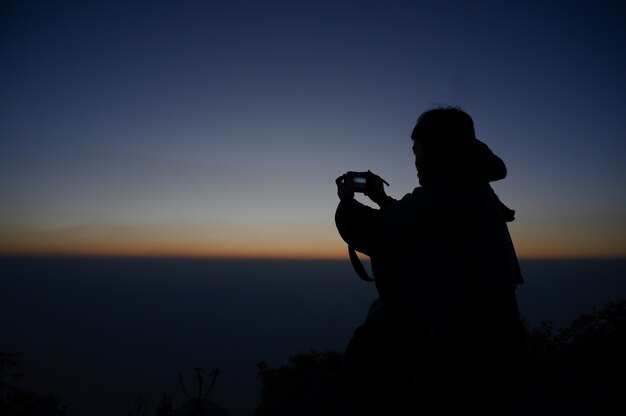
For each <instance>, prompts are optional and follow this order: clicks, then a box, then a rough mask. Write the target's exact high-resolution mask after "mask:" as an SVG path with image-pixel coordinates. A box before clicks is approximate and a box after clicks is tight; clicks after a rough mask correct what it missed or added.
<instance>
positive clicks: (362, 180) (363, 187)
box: [346, 171, 371, 193]
mask: <svg viewBox="0 0 626 416" xmlns="http://www.w3.org/2000/svg"><path fill="white" fill-rule="evenodd" d="M370 174H371V173H370V172H369V171H368V172H352V171H350V172H348V173H346V180H348V181H350V182H351V183H352V188H353V189H354V192H361V193H367V191H369V189H370V181H369V180H368V177H369V175H370Z"/></svg>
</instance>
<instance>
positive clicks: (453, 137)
mask: <svg viewBox="0 0 626 416" xmlns="http://www.w3.org/2000/svg"><path fill="white" fill-rule="evenodd" d="M411 138H412V139H413V140H414V141H417V142H419V143H420V144H421V145H422V147H423V148H424V151H426V152H428V151H429V150H431V149H433V148H435V147H439V146H442V147H448V146H450V145H452V146H454V145H455V144H461V143H463V142H465V141H468V140H472V139H475V138H476V134H475V132H474V121H473V120H472V117H470V115H469V114H467V113H466V112H465V111H463V110H461V109H460V108H459V107H437V108H433V109H431V110H428V111H426V112H424V113H422V114H421V115H420V116H419V118H418V119H417V123H416V124H415V128H414V129H413V132H412V133H411Z"/></svg>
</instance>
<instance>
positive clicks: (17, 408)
mask: <svg viewBox="0 0 626 416" xmlns="http://www.w3.org/2000/svg"><path fill="white" fill-rule="evenodd" d="M525 342H526V346H527V355H526V362H525V373H524V383H523V388H522V389H521V391H519V392H518V394H517V399H516V400H517V406H516V412H517V413H516V414H518V415H520V416H522V415H524V416H525V415H533V416H534V415H540V416H543V415H546V416H548V415H550V416H553V415H556V414H567V415H570V416H578V415H580V416H582V415H592V414H593V415H599V416H615V415H624V414H626V402H624V400H623V392H624V391H626V379H625V378H624V377H623V375H624V374H626V356H625V355H624V351H626V299H624V300H621V301H616V302H608V303H607V304H605V305H604V307H603V308H601V309H597V310H596V311H594V312H593V313H589V314H582V315H580V316H578V318H576V319H575V320H574V321H572V323H571V324H570V325H569V326H567V327H564V328H561V329H555V328H554V326H553V325H552V323H551V322H543V323H541V324H540V325H538V326H537V327H534V328H533V327H530V326H529V325H525ZM343 358H344V354H343V352H339V351H335V350H327V351H315V350H312V351H309V352H306V353H298V354H295V355H293V356H292V357H291V358H290V360H289V363H287V364H285V365H281V366H279V367H276V368H270V367H269V366H267V365H266V364H265V363H264V362H259V364H258V376H259V379H260V381H261V398H260V402H259V404H258V406H257V408H256V411H255V412H254V416H270V415H271V416H305V415H306V416H314V415H319V416H322V415H324V416H326V415H329V416H334V415H337V416H339V415H345V414H349V413H347V412H346V408H345V406H346V403H345V397H344V396H343V394H342V389H341V381H342V378H341V376H342V369H343V365H344V361H343ZM19 364H20V363H19V355H18V354H16V353H5V352H0V414H1V415H3V416H62V415H65V414H66V413H67V412H68V406H67V405H66V404H65V403H64V402H63V398H58V397H54V396H51V395H46V394H41V393H40V392H35V391H31V390H28V389H26V388H24V387H23V379H24V378H27V377H25V376H24V375H23V374H22V373H21V371H20V365H19ZM200 370H201V369H194V371H195V372H196V373H195V377H194V378H193V379H190V380H189V383H190V384H189V386H187V387H188V390H189V391H193V392H194V393H192V394H190V395H187V396H188V400H186V401H184V402H182V403H172V402H171V400H170V399H169V396H168V395H167V394H166V393H164V395H163V398H162V399H161V401H160V402H159V403H146V402H145V401H144V400H142V399H141V398H138V399H137V400H136V401H135V402H133V403H131V404H129V406H128V408H127V409H120V413H119V414H123V415H128V416H134V415H137V416H138V415H155V416H183V415H184V416H193V415H195V416H233V414H232V413H230V412H229V411H228V410H227V409H225V408H224V407H222V406H220V405H219V404H218V403H215V402H213V401H212V400H210V398H209V393H210V391H211V388H212V386H213V385H214V384H215V381H216V379H217V378H218V376H219V370H218V369H215V370H213V372H211V373H210V375H209V377H204V379H203V378H202V376H201V374H204V373H203V372H201V371H200ZM476 377H480V375H476ZM203 381H204V387H203V384H202V382H203ZM181 387H183V389H185V387H184V384H183V383H182V378H181ZM192 389H193V390H192ZM195 392H197V394H196V393H195ZM419 393H420V392H419V391H416V393H415V397H414V400H415V401H416V402H418V403H419V401H420V394H419ZM368 394H371V395H373V396H376V394H377V392H376V391H374V390H373V391H370V392H368ZM196 396H197V397H196ZM450 399H451V400H453V399H454V398H452V397H451V398H450ZM155 409H156V410H155ZM394 409H395V404H394V403H392V402H381V403H379V408H378V409H372V413H376V414H388V413H385V412H386V411H392V410H394ZM423 410H424V412H423V413H422V414H429V413H428V410H429V409H423Z"/></svg>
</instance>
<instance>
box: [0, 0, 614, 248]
mask: <svg viewBox="0 0 626 416" xmlns="http://www.w3.org/2000/svg"><path fill="white" fill-rule="evenodd" d="M0 11H1V16H0V61H1V62H2V65H1V66H0V90H1V91H2V94H1V95H0V137H1V142H0V146H1V147H0V193H1V194H2V198H0V200H1V201H2V202H0V213H1V216H0V237H1V238H0V241H1V242H0V250H1V251H2V252H5V253H11V252H29V251H30V252H32V251H34V252H53V253H135V254H151V253H152V254H193V255H218V256H219V255H252V256H279V257H280V256H286V257H290V256H297V257H303V256H318V257H336V256H343V252H344V251H343V250H344V249H343V243H342V241H341V240H340V239H339V238H338V235H337V233H336V231H335V229H334V224H333V222H332V215H333V211H334V207H335V205H336V195H335V189H334V182H333V181H334V179H335V177H336V176H338V175H339V174H341V173H343V172H344V171H347V170H367V169H371V170H372V171H374V172H376V173H378V174H380V175H381V176H382V177H384V178H385V179H387V181H388V182H389V183H390V184H391V187H390V188H389V190H388V192H389V193H390V194H391V195H392V196H394V197H401V196H402V195H403V194H404V193H406V192H409V191H410V190H411V189H412V188H413V187H415V186H416V185H417V180H416V176H415V171H414V167H413V161H412V154H411V150H410V140H409V134H410V131H411V129H412V127H413V124H414V123H415V120H416V118H417V116H418V115H419V114H420V113H421V112H422V111H424V110H426V109H428V108H430V107H432V106H433V105H458V106H461V107H462V108H464V109H465V110H466V111H468V112H469V113H470V114H471V115H472V116H473V117H474V121H475V125H476V131H477V134H478V136H479V137H480V138H481V139H483V140H484V141H485V142H486V143H488V144H489V145H490V146H491V148H492V149H493V150H494V151H495V152H496V153H497V154H498V155H500V156H501V157H502V158H503V159H504V160H505V162H506V163H507V165H508V168H509V176H508V177H507V178H506V179H505V180H504V181H502V182H498V183H496V184H494V188H495V189H496V191H497V192H498V193H499V194H500V196H501V198H502V199H503V200H504V202H505V203H507V204H508V205H510V206H511V207H512V208H514V209H516V210H517V212H518V215H517V220H516V222H514V223H513V224H512V225H511V232H512V234H513V238H514V240H515V241H516V244H517V246H518V251H519V252H520V255H521V256H526V257H531V256H532V257H534V256H542V257H543V256H622V257H623V256H626V237H625V236H626V193H625V192H624V191H625V190H626V164H625V163H624V160H625V156H626V114H625V112H624V102H625V99H626V80H625V78H624V76H623V74H625V73H626V58H625V55H626V54H624V50H626V11H625V7H624V6H623V5H622V4H621V3H620V2H617V1H554V2H545V1H519V2H501V1H488V2H472V1H356V0H353V1H332V2H331V1H315V2H307V1H305V2H287V1H185V2H175V1H107V2H105V1H97V0H96V1H89V2H82V1H60V2H54V3H51V2H45V1H27V0H24V1H17V0H14V1H8V2H4V3H3V6H1V9H0Z"/></svg>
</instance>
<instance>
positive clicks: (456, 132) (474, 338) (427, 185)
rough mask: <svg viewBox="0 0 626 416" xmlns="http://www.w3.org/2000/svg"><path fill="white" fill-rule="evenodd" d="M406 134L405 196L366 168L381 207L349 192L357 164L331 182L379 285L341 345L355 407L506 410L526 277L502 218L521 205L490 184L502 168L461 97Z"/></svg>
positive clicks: (347, 234) (345, 228)
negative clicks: (409, 178) (408, 171)
mask: <svg viewBox="0 0 626 416" xmlns="http://www.w3.org/2000/svg"><path fill="white" fill-rule="evenodd" d="M411 138H412V141H413V153H414V155H415V166H416V168H417V174H418V178H419V184H420V186H419V187H417V188H415V189H414V190H413V192H412V193H409V194H407V195H405V196H404V197H403V198H402V199H400V200H395V199H393V198H391V197H390V196H388V195H387V194H386V193H385V190H384V185H383V182H384V181H383V180H382V179H381V178H380V177H378V176H377V175H375V174H373V173H371V172H369V171H368V172H367V175H366V176H367V180H368V182H369V184H368V188H367V190H366V191H365V195H367V196H368V197H369V198H370V199H371V200H372V201H373V202H374V203H376V204H377V205H379V207H380V209H374V208H371V207H369V206H366V205H364V204H361V203H360V202H358V201H357V200H355V199H354V190H355V188H354V185H353V183H352V181H351V176H350V175H343V176H341V177H339V178H337V181H336V182H337V186H338V196H339V198H340V203H339V205H338V207H337V211H336V214H335V221H336V225H337V229H338V231H339V233H340V235H341V236H342V238H343V239H344V240H345V241H346V242H347V243H348V244H349V245H350V246H351V247H353V248H354V249H356V250H357V251H359V252H361V253H364V254H366V255H368V256H370V258H371V266H372V273H373V275H374V278H375V284H376V287H377V290H378V293H379V295H380V298H379V299H378V300H376V301H375V302H374V303H373V304H372V307H371V309H370V312H369V314H368V316H367V318H366V321H365V323H364V324H363V325H362V326H361V327H359V328H357V330H356V331H355V332H354V335H353V338H352V340H351V341H350V343H349V345H348V346H347V348H346V367H347V377H349V381H348V382H349V383H351V387H352V394H353V397H354V398H356V403H357V404H360V405H361V406H360V408H359V409H357V410H355V413H357V412H358V413H361V414H362V413H368V412H369V413H371V414H373V413H379V412H380V411H385V410H387V411H390V410H393V408H394V407H400V408H403V407H407V406H408V407H410V408H411V407H412V408H413V409H419V410H420V411H422V412H423V413H422V414H452V413H450V412H454V411H463V412H466V411H470V412H473V411H478V412H479V413H480V414H490V415H491V414H494V415H495V414H498V415H506V414H511V409H512V407H513V406H514V405H513V402H514V400H515V398H516V395H518V394H519V393H518V385H519V384H520V378H521V375H520V370H521V360H522V353H523V347H522V345H523V342H522V324H521V322H520V317H519V313H518V308H517V300H516V294H515V290H516V287H517V285H518V284H520V283H522V277H521V273H520V268H519V264H518V260H517V256H516V254H515V250H514V247H513V243H512V241H511V238H510V235H509V232H508V228H507V224H506V223H507V222H509V221H512V220H513V219H514V211H512V210H510V209H508V208H507V207H506V206H504V205H503V204H502V203H501V202H500V200H499V199H498V197H497V196H496V194H495V193H494V191H493V189H492V188H491V186H490V185H489V183H490V182H492V181H497V180H500V179H503V178H504V177H505V176H506V174H507V170H506V167H505V165H504V163H503V162H502V160H501V159H500V158H499V157H497V156H496V155H494V154H493V152H492V151H491V150H490V149H489V148H488V147H487V145H485V144H484V143H483V142H481V141H479V140H478V139H477V138H476V137H475V132H474V124H473V121H472V118H471V117H470V116H469V115H468V114H467V113H465V112H464V111H462V110H460V109H458V108H451V107H448V108H436V109H432V110H429V111H426V112H425V113H423V114H422V115H421V116H420V117H419V119H418V121H417V124H416V125H415V128H414V129H413V132H412V134H411ZM472 414H473V413H472Z"/></svg>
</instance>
